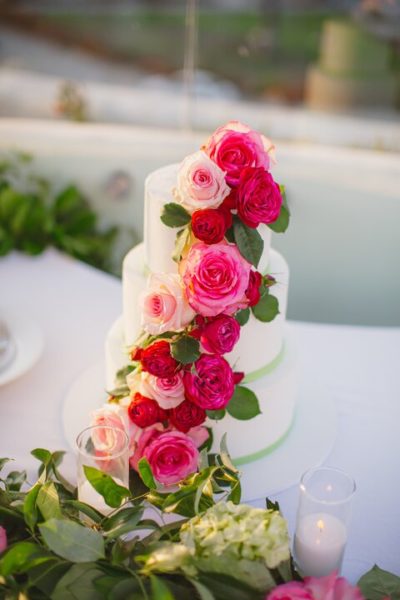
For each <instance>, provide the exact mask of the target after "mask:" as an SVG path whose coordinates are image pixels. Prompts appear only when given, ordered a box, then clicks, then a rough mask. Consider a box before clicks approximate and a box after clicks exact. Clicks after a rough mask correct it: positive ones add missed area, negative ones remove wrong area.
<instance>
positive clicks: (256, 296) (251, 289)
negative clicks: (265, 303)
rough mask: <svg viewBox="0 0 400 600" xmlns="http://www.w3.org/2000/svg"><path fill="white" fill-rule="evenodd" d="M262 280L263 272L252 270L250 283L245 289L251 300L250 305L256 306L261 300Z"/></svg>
mask: <svg viewBox="0 0 400 600" xmlns="http://www.w3.org/2000/svg"><path fill="white" fill-rule="evenodd" d="M261 282H262V276H261V273H259V272H258V271H250V277H249V285H248V286H247V290H246V291H245V294H246V297H247V298H248V300H249V306H255V305H256V304H258V302H259V300H260V295H261V294H260V286H261Z"/></svg>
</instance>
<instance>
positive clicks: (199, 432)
mask: <svg viewBox="0 0 400 600" xmlns="http://www.w3.org/2000/svg"><path fill="white" fill-rule="evenodd" d="M186 435H187V436H188V437H190V439H191V440H193V442H194V443H195V444H196V447H197V448H200V446H202V445H203V444H204V442H206V441H207V440H208V438H209V437H210V434H209V433H208V431H207V427H202V426H201V425H199V426H198V427H192V428H191V429H189V431H188V432H187V434H186Z"/></svg>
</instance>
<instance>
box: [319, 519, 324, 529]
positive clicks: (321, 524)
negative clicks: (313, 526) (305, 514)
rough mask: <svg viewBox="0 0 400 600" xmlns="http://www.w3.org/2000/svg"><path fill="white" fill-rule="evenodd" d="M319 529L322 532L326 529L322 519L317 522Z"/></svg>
mask: <svg viewBox="0 0 400 600" xmlns="http://www.w3.org/2000/svg"><path fill="white" fill-rule="evenodd" d="M317 527H318V529H319V530H320V531H322V530H323V529H324V527H325V523H324V522H323V521H322V519H320V520H319V521H317Z"/></svg>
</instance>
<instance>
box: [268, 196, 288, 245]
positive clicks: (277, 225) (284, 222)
mask: <svg viewBox="0 0 400 600" xmlns="http://www.w3.org/2000/svg"><path fill="white" fill-rule="evenodd" d="M279 187H280V190H281V194H282V206H281V210H280V213H279V217H278V218H277V219H276V221H274V222H273V223H268V227H269V228H270V229H272V231H274V232H275V233H284V232H285V231H286V229H287V228H288V227H289V221H290V212H289V208H288V205H287V201H286V193H285V188H284V186H283V185H280V186H279Z"/></svg>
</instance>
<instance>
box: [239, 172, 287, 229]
mask: <svg viewBox="0 0 400 600" xmlns="http://www.w3.org/2000/svg"><path fill="white" fill-rule="evenodd" d="M281 206H282V194H281V192H280V189H279V185H278V184H277V183H276V182H275V181H274V180H273V178H272V175H271V174H270V173H268V171H265V169H263V168H248V169H243V171H242V173H241V175H240V181H239V187H238V195H237V210H238V214H239V217H240V218H241V220H242V221H243V222H244V223H246V225H248V226H249V227H253V228H256V227H258V226H259V224H260V223H265V224H268V223H273V222H274V221H276V219H277V218H278V217H279V213H280V210H281Z"/></svg>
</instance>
